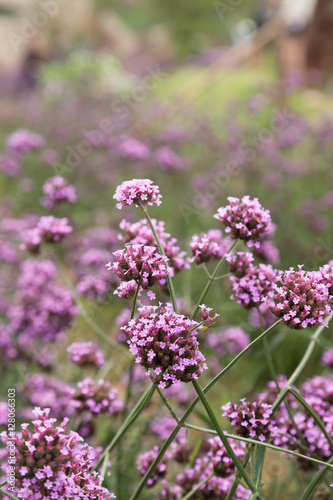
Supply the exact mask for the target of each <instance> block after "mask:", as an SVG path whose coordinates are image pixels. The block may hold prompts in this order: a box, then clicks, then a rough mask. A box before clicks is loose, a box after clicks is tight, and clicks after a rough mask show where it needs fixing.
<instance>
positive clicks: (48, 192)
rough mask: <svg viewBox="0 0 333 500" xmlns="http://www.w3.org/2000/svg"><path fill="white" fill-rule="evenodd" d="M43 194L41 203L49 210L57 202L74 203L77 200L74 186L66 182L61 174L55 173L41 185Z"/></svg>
mask: <svg viewBox="0 0 333 500" xmlns="http://www.w3.org/2000/svg"><path fill="white" fill-rule="evenodd" d="M43 193H44V196H43V198H42V199H41V203H42V205H43V206H44V207H45V208H48V209H49V210H51V209H52V208H54V207H55V206H56V205H58V204H59V203H63V202H65V201H68V202H70V203H74V202H75V201H76V200H77V196H76V191H75V187H74V186H71V185H70V184H69V183H68V180H67V179H65V178H64V177H61V175H56V176H55V177H51V178H50V179H48V180H47V181H46V182H45V184H44V186H43Z"/></svg>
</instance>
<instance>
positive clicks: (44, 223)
mask: <svg viewBox="0 0 333 500" xmlns="http://www.w3.org/2000/svg"><path fill="white" fill-rule="evenodd" d="M72 231H73V228H72V226H70V225H69V224H68V219H67V217H63V218H62V219H58V218H57V217H53V215H47V216H44V217H41V218H40V219H39V222H38V224H37V226H36V227H35V228H34V229H30V230H29V231H27V232H26V233H25V235H24V236H25V241H24V243H23V244H22V246H21V249H22V250H28V251H29V252H31V253H38V252H39V250H40V245H41V243H42V242H45V243H57V242H59V241H61V240H62V239H63V238H64V237H65V236H67V235H69V234H71V233H72Z"/></svg>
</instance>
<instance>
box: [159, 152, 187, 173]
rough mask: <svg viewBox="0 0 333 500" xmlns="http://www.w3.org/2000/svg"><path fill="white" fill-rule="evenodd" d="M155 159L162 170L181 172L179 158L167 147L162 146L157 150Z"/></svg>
mask: <svg viewBox="0 0 333 500" xmlns="http://www.w3.org/2000/svg"><path fill="white" fill-rule="evenodd" d="M156 159H157V162H158V164H159V165H160V166H161V167H162V168H163V170H167V171H169V170H181V169H182V168H183V167H184V162H183V160H182V159H181V157H180V156H178V155H177V154H176V153H175V152H174V151H172V149H170V148H169V147H167V146H163V147H162V148H160V149H158V150H157V152H156Z"/></svg>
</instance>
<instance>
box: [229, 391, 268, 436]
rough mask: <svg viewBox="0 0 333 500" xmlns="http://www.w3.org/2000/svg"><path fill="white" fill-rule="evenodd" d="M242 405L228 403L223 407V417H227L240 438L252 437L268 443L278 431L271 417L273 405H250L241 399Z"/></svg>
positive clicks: (259, 403) (255, 403)
mask: <svg viewBox="0 0 333 500" xmlns="http://www.w3.org/2000/svg"><path fill="white" fill-rule="evenodd" d="M240 401H241V403H242V404H241V405H237V404H235V403H227V404H225V405H223V406H222V410H224V412H223V413H222V417H226V418H227V420H229V422H231V425H233V426H234V427H235V428H236V429H235V430H236V434H238V436H243V437H247V438H248V437H250V438H252V439H258V440H259V441H266V439H269V438H270V437H271V435H274V434H276V432H277V429H276V426H275V422H274V420H271V418H270V416H271V414H272V413H273V412H272V410H271V405H268V404H266V403H262V402H261V401H259V402H258V403H257V402H254V403H251V402H250V403H248V402H246V400H245V398H243V399H241V400H240Z"/></svg>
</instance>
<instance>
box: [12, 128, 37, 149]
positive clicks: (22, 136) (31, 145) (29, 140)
mask: <svg viewBox="0 0 333 500" xmlns="http://www.w3.org/2000/svg"><path fill="white" fill-rule="evenodd" d="M6 145H7V148H8V149H9V150H11V151H14V152H15V153H20V154H26V153H30V151H34V150H36V149H40V148H41V147H42V146H43V145H44V139H43V137H42V136H41V135H39V134H35V133H34V132H31V131H30V130H25V129H18V130H15V132H13V133H12V134H10V135H9V136H8V137H7V140H6Z"/></svg>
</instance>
